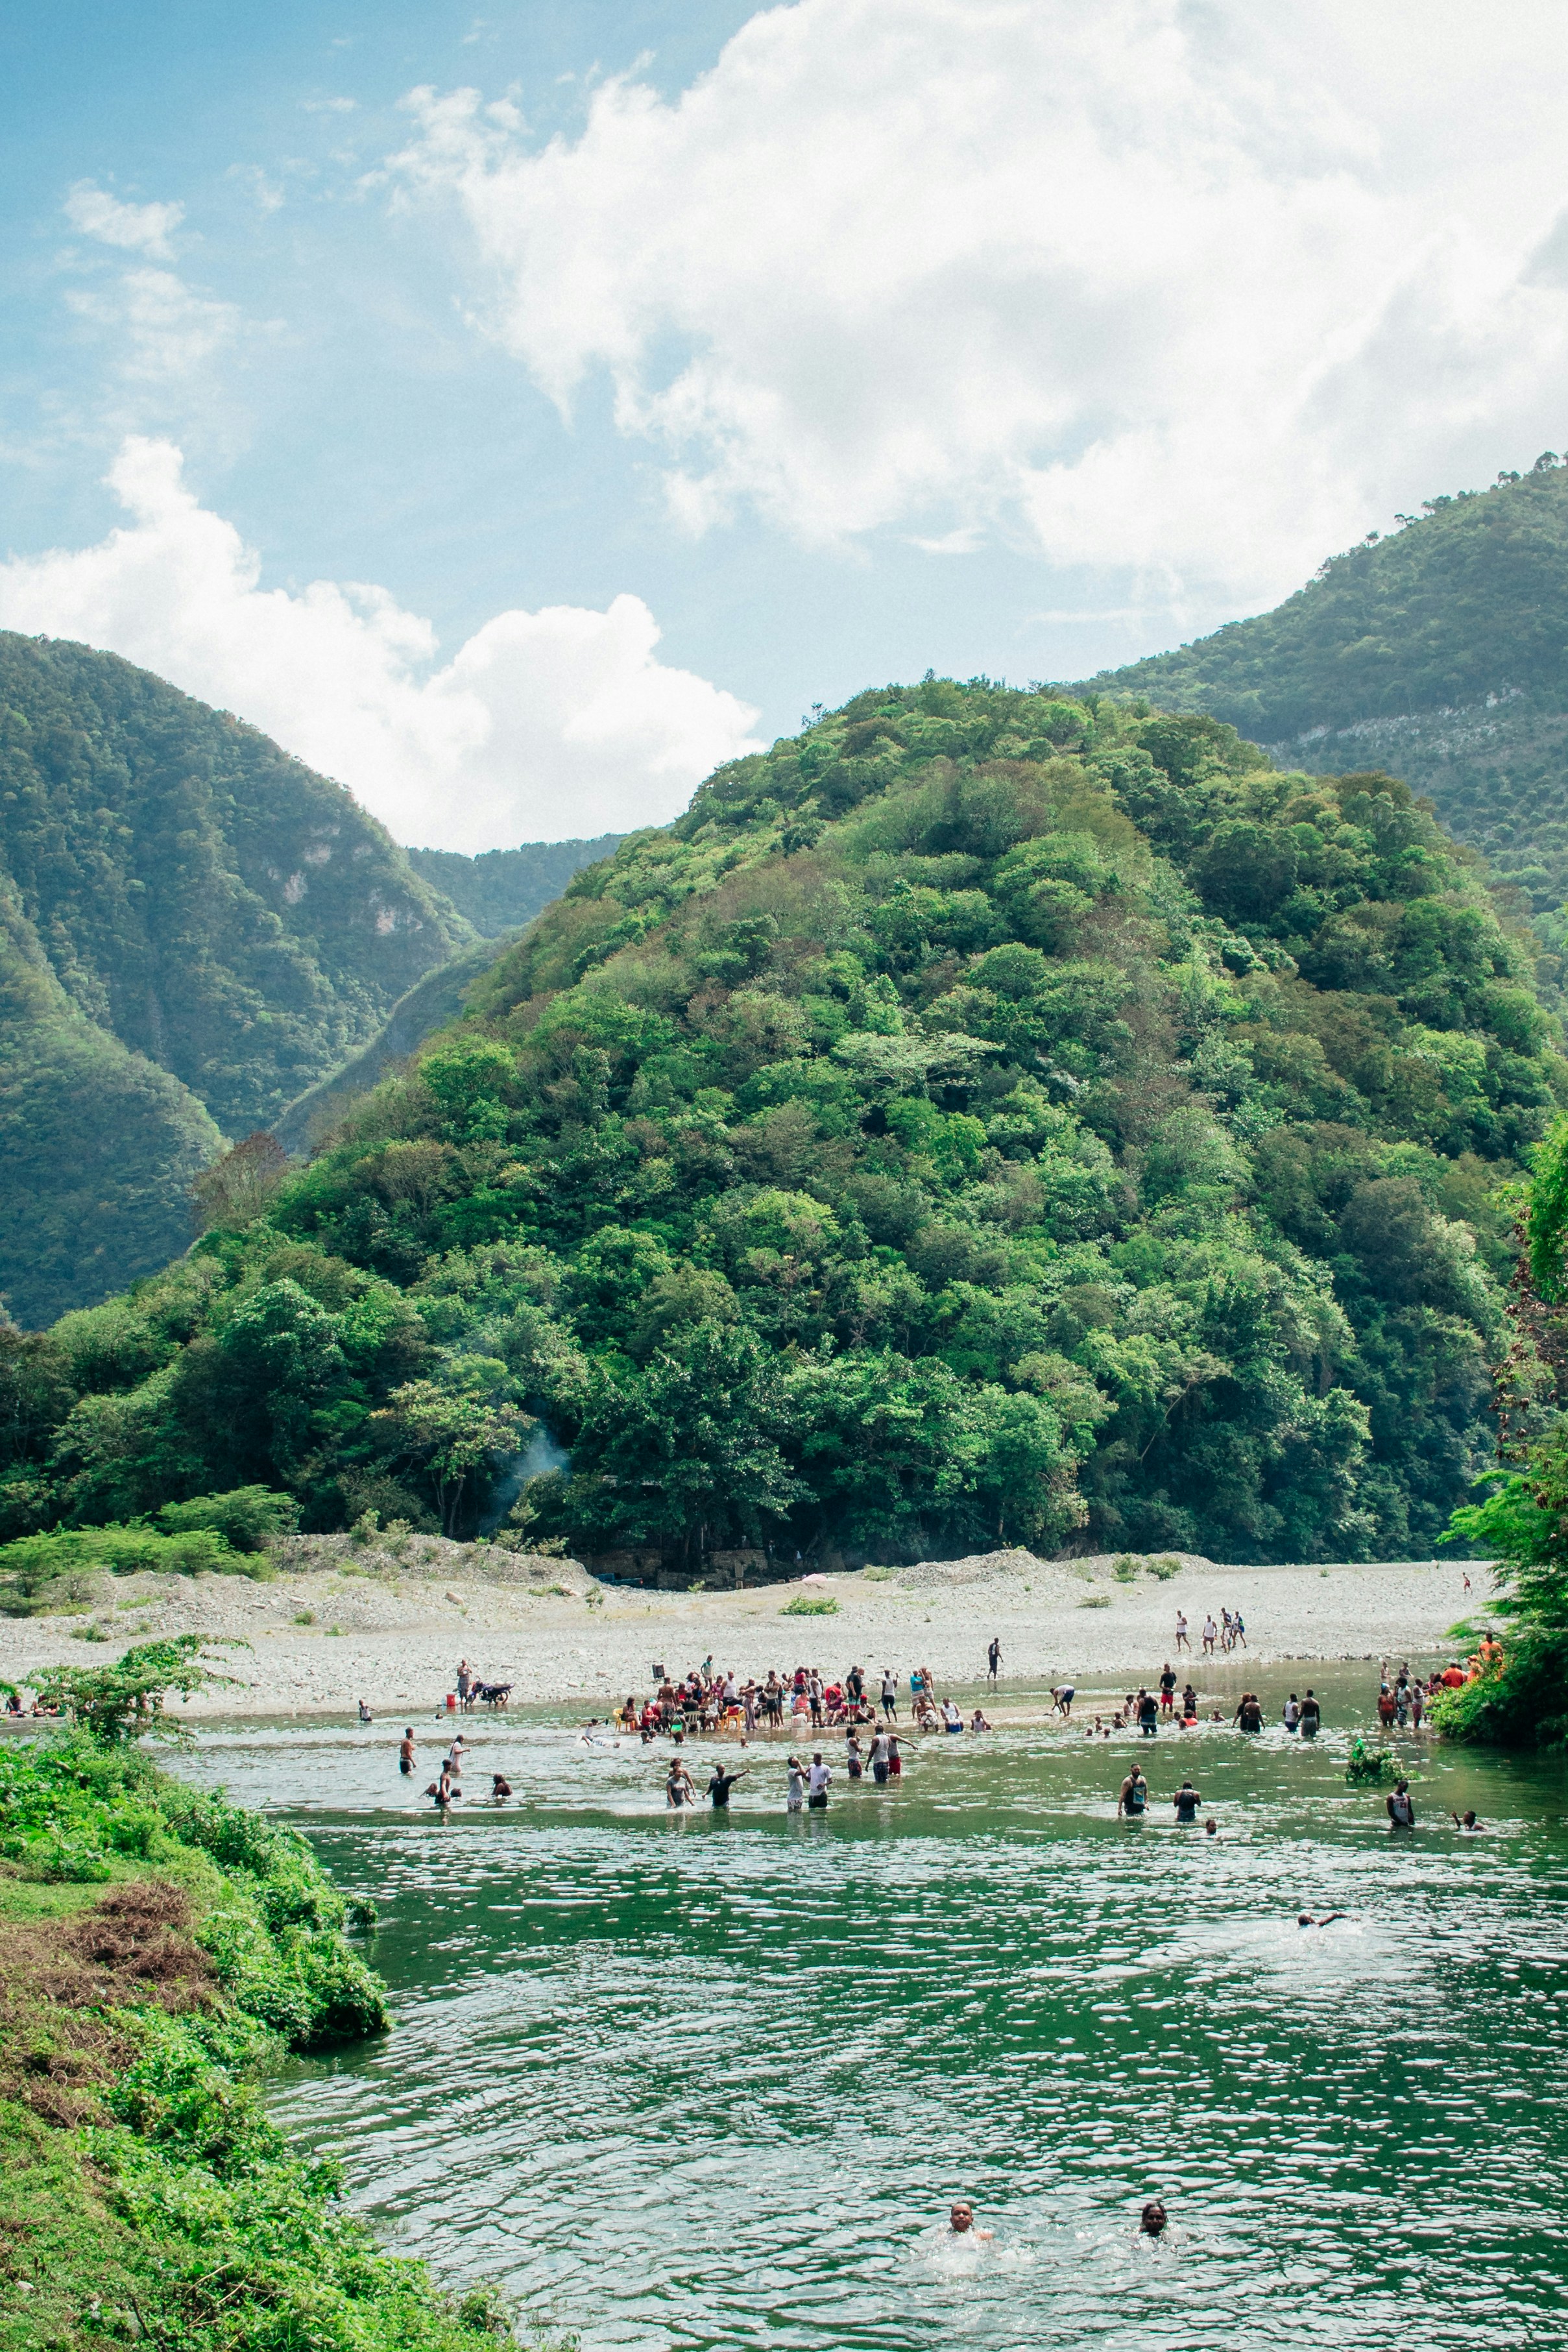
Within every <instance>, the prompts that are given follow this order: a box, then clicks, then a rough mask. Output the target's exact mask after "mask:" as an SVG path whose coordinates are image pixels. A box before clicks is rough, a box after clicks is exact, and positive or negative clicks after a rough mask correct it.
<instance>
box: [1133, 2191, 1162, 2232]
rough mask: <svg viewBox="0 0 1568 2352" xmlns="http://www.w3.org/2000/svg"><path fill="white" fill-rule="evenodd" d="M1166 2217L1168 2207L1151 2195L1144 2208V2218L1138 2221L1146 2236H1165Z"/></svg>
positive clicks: (1140, 2229)
mask: <svg viewBox="0 0 1568 2352" xmlns="http://www.w3.org/2000/svg"><path fill="white" fill-rule="evenodd" d="M1166 2219H1167V2216H1166V2209H1165V2207H1164V2206H1163V2205H1162V2204H1161V2202H1160V2200H1159V2199H1158V2198H1157V2197H1151V2198H1150V2200H1149V2201H1148V2203H1147V2204H1146V2205H1145V2208H1144V2211H1143V2218H1142V2219H1141V2221H1139V2223H1138V2228H1139V2231H1141V2233H1142V2234H1143V2236H1145V2238H1159V2237H1163V2236H1164V2235H1165V2228H1166Z"/></svg>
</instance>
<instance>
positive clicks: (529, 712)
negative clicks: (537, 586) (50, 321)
mask: <svg viewBox="0 0 1568 2352" xmlns="http://www.w3.org/2000/svg"><path fill="white" fill-rule="evenodd" d="M110 483H111V484H112V486H113V488H114V489H115V491H116V493H117V495H118V496H119V498H120V502H121V504H122V505H123V506H124V507H125V508H126V509H127V510H128V512H129V514H130V515H131V521H130V523H129V524H127V525H125V526H123V527H121V528H120V529H118V530H112V531H110V534H109V536H108V538H107V539H105V540H103V541H100V542H99V545H97V546H96V547H89V548H83V549H79V550H75V551H57V552H55V553H51V554H47V555H43V556H38V557H36V558H14V559H13V560H12V561H11V562H7V563H0V627H4V628H10V629H20V630H25V631H27V632H29V633H32V634H36V635H49V636H64V637H74V638H79V639H83V640H85V641H86V642H87V643H88V644H89V645H94V646H104V647H106V648H107V649H108V650H110V652H113V653H118V654H122V655H124V656H126V657H127V658H128V659H129V660H131V661H134V662H139V663H141V664H142V665H143V666H144V667H146V668H148V669H152V670H156V671H157V672H158V673H159V675H160V676H161V677H167V678H170V679H172V681H173V683H174V684H175V685H176V686H179V687H182V688H184V690H185V691H186V692H187V693H188V694H194V695H198V696H200V697H201V698H203V699H204V701H208V702H214V703H217V704H219V705H221V706H223V707H224V708H225V709H232V710H234V711H235V712H237V713H238V715H239V716H240V717H241V718H244V719H249V720H251V721H252V722H253V723H254V724H255V725H256V726H258V727H261V728H264V729H265V730H267V733H268V734H271V735H273V736H275V737H276V738H277V740H278V741H279V742H280V743H282V744H283V745H285V746H286V748H287V750H289V751H293V752H295V753H297V754H298V757H299V758H300V759H302V760H305V761H308V762H309V764H310V765H311V766H312V767H315V768H319V769H321V770H322V771H324V772H326V773H327V774H328V775H331V776H335V777H337V778H338V779H339V780H340V782H343V783H345V784H347V785H349V786H350V789H351V790H352V792H353V793H355V795H356V796H357V798H358V799H360V800H361V801H362V802H363V803H364V805H365V806H366V807H367V808H369V809H371V811H372V812H373V813H374V814H375V815H377V816H379V817H380V818H381V819H382V822H383V823H384V824H386V825H387V826H388V828H389V829H390V830H391V832H392V833H393V834H394V835H396V837H397V838H398V839H399V840H400V841H407V842H414V843H418V844H423V845H431V846H434V847H444V848H451V849H465V850H480V849H497V848H507V847H509V846H511V845H513V844H514V843H516V842H518V841H525V840H534V841H537V840H559V839H563V838H566V837H568V836H570V835H591V834H595V833H601V832H611V831H626V830H629V829H630V828H632V826H635V825H640V824H658V823H662V822H663V821H664V820H665V819H666V818H669V817H671V816H674V814H677V812H678V811H679V810H680V809H681V808H682V807H683V806H684V805H685V802H686V800H687V799H688V797H689V796H690V793H691V792H692V790H693V787H694V786H695V784H696V783H698V782H700V781H701V779H702V777H703V776H705V775H706V773H707V772H708V771H709V770H710V769H712V768H713V767H715V766H716V765H717V764H718V762H719V761H722V760H727V759H733V758H734V757H735V756H736V755H737V752H739V751H743V750H749V749H751V748H754V747H753V745H752V744H751V741H750V737H749V730H750V728H751V726H752V725H753V723H754V721H755V719H756V717H757V713H756V712H755V711H754V710H751V709H748V708H747V706H746V705H745V704H744V703H741V702H739V701H737V699H736V698H735V697H734V696H733V695H730V694H726V693H724V692H723V691H722V690H721V689H720V688H717V687H715V686H712V685H710V684H709V683H708V681H707V680H706V678H701V677H695V676H694V674H693V673H692V672H691V671H689V670H683V669H673V668H670V667H667V666H666V665H665V664H664V663H662V662H661V661H659V660H658V659H657V657H656V654H655V647H656V646H657V645H658V642H659V631H658V627H657V625H656V624H655V622H654V620H653V614H652V613H650V612H649V610H648V607H647V606H646V605H645V604H643V602H642V600H641V598H640V597H637V596H630V595H623V596H617V597H616V598H615V599H614V601H613V603H612V604H611V605H610V608H609V610H608V611H607V612H603V613H599V612H592V611H586V610H583V609H581V608H580V607H578V606H575V605H568V604H557V605H547V606H545V607H544V608H543V609H541V610H540V611H538V612H536V613H527V612H508V613H500V614H497V615H496V617H495V619H493V620H491V621H487V622H486V624H485V625H484V626H483V627H482V628H481V629H479V630H477V631H476V633H475V635H473V636H471V637H470V638H469V639H468V641H467V643H466V644H465V646H462V647H461V648H460V650H459V651H458V652H457V654H456V655H455V656H454V658H453V659H452V660H451V661H449V662H448V663H446V664H445V666H444V667H435V656H436V642H435V635H434V630H433V629H432V627H431V625H430V624H429V622H428V621H424V620H422V619H420V618H419V617H418V616H417V615H416V614H412V613H407V612H404V611H403V610H402V608H401V606H399V605H398V604H397V603H396V602H395V601H394V599H393V598H392V596H391V595H389V594H388V593H387V592H386V591H385V590H384V589H382V588H373V587H364V586H360V585H356V584H353V583H338V582H334V581H329V580H317V581H313V582H312V583H310V585H309V586H308V587H307V588H305V589H303V590H301V591H300V592H298V593H291V592H290V591H288V590H287V589H282V588H270V589H264V588H262V587H260V586H259V585H258V581H259V577H260V563H259V560H258V558H257V557H256V554H255V553H254V552H253V551H251V550H249V549H247V548H246V545H245V543H244V541H242V540H241V538H240V535H239V533H238V532H237V531H236V530H235V528H234V526H233V524H232V523H229V522H226V521H225V520H224V519H223V518H222V517H221V516H219V515H215V514H214V513H211V512H210V511H209V510H208V509H205V508H204V507H203V506H202V505H201V504H200V503H199V502H198V500H197V499H196V498H195V496H194V495H193V492H192V491H191V490H189V489H188V488H186V487H185V484H184V482H183V478H182V459H181V456H180V452H179V451H178V449H176V448H175V447H174V446H172V444H171V443H169V442H167V441H154V440H147V439H141V438H136V439H131V440H129V441H127V442H126V444H125V446H124V447H123V448H122V450H121V451H120V457H119V459H118V460H117V462H116V464H115V466H114V468H113V470H112V472H111V474H110Z"/></svg>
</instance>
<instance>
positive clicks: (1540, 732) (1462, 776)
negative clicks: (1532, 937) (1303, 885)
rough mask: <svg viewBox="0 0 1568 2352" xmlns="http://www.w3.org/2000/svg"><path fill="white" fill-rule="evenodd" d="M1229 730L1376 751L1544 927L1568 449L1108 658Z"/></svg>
mask: <svg viewBox="0 0 1568 2352" xmlns="http://www.w3.org/2000/svg"><path fill="white" fill-rule="evenodd" d="M1083 690H1085V691H1093V692H1100V693H1111V694H1114V695H1116V696H1124V695H1128V694H1135V695H1143V696H1146V697H1147V698H1149V699H1150V701H1151V702H1154V703H1156V704H1158V705H1159V706H1160V707H1161V708H1163V709H1172V710H1184V711H1194V712H1197V711H1201V712H1204V713H1206V714H1207V715H1208V716H1210V717H1212V718H1214V719H1222V720H1224V721H1226V722H1227V723H1228V725H1230V726H1233V727H1236V728H1238V729H1239V730H1240V731H1241V733H1242V734H1244V735H1246V736H1248V737H1249V738H1250V739H1251V740H1253V741H1254V742H1257V743H1260V744H1261V745H1262V746H1263V747H1264V748H1265V749H1266V750H1267V751H1268V752H1269V754H1270V757H1271V758H1272V759H1274V760H1275V761H1278V762H1279V764H1280V765H1281V766H1283V767H1297V768H1305V769H1307V770H1309V771H1312V772H1316V773H1319V774H1328V775H1347V774H1352V773H1354V772H1357V771H1359V770H1362V769H1371V768H1387V769H1389V770H1390V771H1392V772H1394V773H1395V774H1396V775H1399V776H1402V777H1403V778H1404V779H1405V780H1406V782H1408V783H1410V784H1412V785H1413V786H1414V787H1415V788H1416V790H1417V791H1419V792H1422V793H1427V794H1428V795H1429V796H1430V798H1431V800H1432V802H1433V804H1434V806H1435V807H1436V809H1437V814H1438V815H1439V816H1440V817H1441V818H1442V820H1443V822H1444V824H1447V825H1448V827H1449V828H1450V830H1451V831H1452V832H1453V833H1454V834H1455V835H1456V836H1457V837H1458V839H1459V840H1461V841H1464V842H1468V843H1469V845H1471V846H1472V847H1474V848H1476V849H1479V850H1480V851H1481V852H1482V854H1483V855H1484V856H1486V857H1487V859H1488V861H1489V862H1490V865H1491V866H1493V868H1494V870H1495V871H1496V873H1497V874H1498V875H1499V876H1500V877H1501V878H1503V879H1504V880H1506V881H1509V882H1511V883H1513V884H1514V885H1515V886H1516V887H1518V888H1519V889H1521V891H1522V892H1523V893H1524V894H1525V896H1526V898H1528V899H1529V901H1530V904H1531V908H1533V909H1534V911H1535V914H1536V916H1537V918H1538V919H1542V918H1544V920H1538V924H1537V928H1538V929H1539V930H1540V931H1541V934H1542V938H1543V940H1545V942H1546V944H1547V945H1549V946H1551V947H1552V948H1554V949H1556V950H1557V951H1558V952H1559V953H1561V952H1562V951H1563V947H1564V944H1565V938H1564V929H1563V923H1562V922H1561V921H1556V920H1554V919H1553V918H1554V916H1555V915H1556V911H1557V910H1558V909H1560V908H1562V905H1563V900H1564V898H1568V467H1564V466H1563V464H1562V463H1561V462H1560V461H1559V460H1558V459H1557V457H1556V456H1555V453H1554V452H1552V451H1547V452H1545V453H1543V455H1542V457H1541V458H1539V459H1538V460H1537V462H1536V464H1535V466H1534V467H1533V468H1532V469H1531V471H1530V472H1529V473H1528V474H1524V475H1518V474H1513V473H1507V474H1503V475H1500V477H1499V478H1498V480H1497V482H1496V484H1495V485H1494V486H1493V488H1490V490H1483V491H1466V492H1461V493H1460V494H1459V495H1458V497H1454V498H1437V499H1429V500H1428V501H1427V504H1426V508H1425V510H1424V513H1423V515H1422V516H1421V517H1420V518H1418V519H1416V518H1413V519H1410V520H1407V521H1406V525H1405V527H1404V528H1403V529H1401V530H1398V531H1397V532H1395V533H1393V534H1391V535H1390V536H1388V537H1386V538H1380V537H1379V536H1378V535H1377V534H1376V533H1375V532H1374V533H1373V534H1371V535H1370V536H1369V538H1368V539H1367V540H1366V541H1364V542H1363V544H1362V545H1360V546H1359V547H1354V548H1351V549H1349V550H1348V551H1346V552H1345V553H1344V554H1343V555H1337V556H1334V557H1333V558H1332V559H1331V560H1330V561H1329V562H1326V563H1324V564H1323V565H1322V569H1321V570H1320V571H1319V572H1318V574H1317V575H1316V577H1315V578H1314V579H1313V580H1312V581H1310V582H1309V583H1307V585H1306V586H1305V587H1304V588H1301V589H1298V590H1297V592H1296V593H1295V594H1294V595H1293V596H1289V597H1287V598H1286V600H1285V602H1284V603H1283V604H1281V605H1278V606H1277V607H1276V608H1275V609H1274V611H1272V612H1270V613H1262V614H1259V615H1258V616H1257V617H1256V618H1255V619H1252V620H1248V621H1235V622H1231V623H1230V624H1228V625H1227V626H1226V627H1225V628H1223V629H1218V630H1217V631H1216V632H1215V633H1214V635H1211V636H1207V637H1202V638H1199V639H1197V641H1196V642H1195V643H1194V644H1192V645H1187V646H1180V647H1178V648H1177V649H1176V651H1175V652H1172V653H1166V654H1156V655H1154V656H1151V657H1150V658H1149V659H1147V660H1145V661H1138V662H1130V663H1128V664H1127V665H1126V666H1125V667H1123V668H1121V669H1117V670H1104V671H1102V672H1101V673H1100V674H1099V675H1098V676H1097V677H1093V678H1091V679H1089V680H1087V681H1085V686H1084V689H1083Z"/></svg>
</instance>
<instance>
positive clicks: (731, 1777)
mask: <svg viewBox="0 0 1568 2352" xmlns="http://www.w3.org/2000/svg"><path fill="white" fill-rule="evenodd" d="M745 1771H746V1767H745V1765H744V1764H743V1765H742V1766H741V1768H740V1770H739V1771H738V1772H727V1771H726V1770H725V1769H724V1766H723V1765H722V1764H716V1765H715V1766H714V1768H713V1778H712V1780H710V1781H709V1782H708V1784H707V1794H708V1802H709V1804H710V1805H711V1806H712V1807H713V1809H714V1811H715V1812H716V1813H727V1811H729V1792H730V1790H732V1789H733V1788H734V1786H735V1784H736V1782H737V1780H741V1779H742V1778H743V1777H744V1775H745Z"/></svg>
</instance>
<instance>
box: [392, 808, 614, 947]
mask: <svg viewBox="0 0 1568 2352" xmlns="http://www.w3.org/2000/svg"><path fill="white" fill-rule="evenodd" d="M621 839H622V835H620V834H618V833H601V834H600V835H598V836H597V837H596V838H595V839H594V840H592V841H525V842H524V843H523V845H522V847H521V848H520V849H486V850H481V852H480V853H479V855H478V856H476V857H465V856H462V855H461V853H460V852H459V851H457V850H455V849H411V850H410V851H409V853H408V862H409V864H410V865H411V866H413V870H414V872H415V873H416V874H418V875H422V876H423V878H424V880H425V881H426V882H428V883H429V884H430V886H431V887H432V889H433V890H439V891H440V892H441V893H442V895H443V897H444V898H448V899H450V901H451V903H452V904H453V906H455V908H456V909H457V911H458V913H459V914H460V915H462V916H463V917H464V918H465V920H466V921H468V922H470V923H472V924H473V926H474V929H476V931H477V932H479V933H480V935H481V937H483V938H485V939H487V940H494V939H499V938H500V937H501V935H502V934H503V932H506V931H520V930H521V929H522V928H523V925H524V924H525V923H531V922H532V920H533V919H534V917H535V916H536V915H537V914H538V913H539V912H540V911H541V910H542V909H543V908H546V907H548V906H549V902H550V900H551V899H552V898H559V896H560V894H561V892H562V891H563V890H564V889H565V888H566V886H567V884H568V883H569V882H570V880H571V877H572V876H573V875H574V874H579V873H580V872H581V870H582V868H583V867H584V866H593V865H596V864H597V863H598V861H599V859H600V858H601V857H609V856H612V854H613V853H614V851H615V849H616V847H617V845H619V843H620V841H621Z"/></svg>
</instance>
